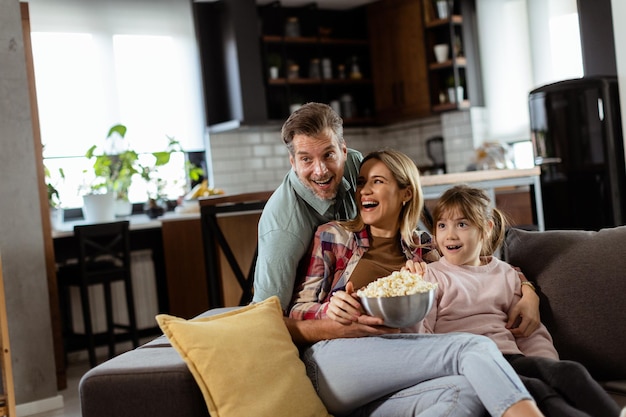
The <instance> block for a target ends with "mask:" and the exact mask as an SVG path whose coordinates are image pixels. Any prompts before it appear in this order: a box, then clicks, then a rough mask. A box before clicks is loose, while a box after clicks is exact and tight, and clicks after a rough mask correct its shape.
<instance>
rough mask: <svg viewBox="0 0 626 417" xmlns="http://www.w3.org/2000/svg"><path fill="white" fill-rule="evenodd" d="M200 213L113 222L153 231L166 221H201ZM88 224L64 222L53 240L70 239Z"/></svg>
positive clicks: (173, 214) (175, 213)
mask: <svg viewBox="0 0 626 417" xmlns="http://www.w3.org/2000/svg"><path fill="white" fill-rule="evenodd" d="M199 218H200V212H199V211H197V212H192V213H177V212H171V211H170V212H167V213H165V214H164V215H163V216H160V217H157V218H156V219H151V218H149V217H148V215H147V214H133V215H132V216H124V217H116V218H115V220H113V221H118V220H128V221H130V228H131V230H140V229H152V228H158V227H161V224H162V222H164V221H176V220H185V219H199ZM83 224H88V223H87V221H86V220H83V219H80V220H72V221H66V222H63V224H61V225H60V226H58V227H56V228H54V229H53V230H52V238H53V239H55V238H61V237H68V236H73V235H74V226H76V225H83Z"/></svg>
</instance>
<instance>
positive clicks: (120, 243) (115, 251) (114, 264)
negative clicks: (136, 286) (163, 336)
mask: <svg viewBox="0 0 626 417" xmlns="http://www.w3.org/2000/svg"><path fill="white" fill-rule="evenodd" d="M74 235H75V237H76V240H77V244H78V263H76V264H72V265H65V266H62V267H61V268H59V271H58V274H57V280H58V283H59V294H60V295H61V301H62V303H63V306H64V307H65V308H64V311H65V317H64V320H63V322H64V324H65V326H64V327H65V332H64V333H65V336H66V342H67V341H68V340H69V339H77V338H79V339H83V340H84V341H85V342H86V346H87V350H88V352H89V363H90V365H91V367H94V366H95V365H96V364H97V359H96V345H97V344H98V343H97V341H98V337H97V336H98V335H96V334H95V333H94V329H93V323H92V322H91V300H90V296H89V287H91V286H95V285H102V288H103V291H104V304H105V310H106V324H107V331H106V335H105V336H106V338H107V343H108V346H109V357H110V358H111V357H113V356H115V342H116V337H117V336H119V333H116V331H115V330H116V329H122V330H125V333H126V335H127V336H126V337H128V336H130V340H131V341H132V343H133V347H137V346H138V345H139V339H138V334H137V320H136V314H135V302H134V294H133V285H132V278H131V268H130V232H129V222H128V221H119V222H113V223H99V224H92V225H83V226H75V227H74ZM118 281H121V282H123V283H124V290H125V296H126V300H125V301H126V308H127V310H128V324H126V323H117V322H115V321H114V317H113V295H112V292H111V284H112V283H114V282H118ZM72 286H75V287H78V289H79V292H80V300H81V308H82V315H83V323H84V331H85V333H84V335H78V334H76V333H75V332H74V330H73V327H72V313H71V301H70V296H69V294H70V293H69V291H70V287H72Z"/></svg>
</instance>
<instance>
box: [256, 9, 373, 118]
mask: <svg viewBox="0 0 626 417" xmlns="http://www.w3.org/2000/svg"><path fill="white" fill-rule="evenodd" d="M257 10H258V15H259V20H260V25H259V26H260V28H261V30H260V34H259V41H260V45H261V55H262V61H263V64H262V71H263V78H264V80H265V89H266V106H267V111H268V118H269V119H270V120H284V119H286V118H287V117H288V116H289V113H290V111H291V106H292V105H294V104H304V103H306V102H310V101H317V102H322V103H327V104H331V103H332V102H333V101H336V102H339V103H341V101H342V98H346V97H349V99H350V101H351V103H352V106H351V107H350V109H351V110H350V111H349V113H345V114H341V116H342V117H343V118H344V124H346V125H368V124H372V123H373V121H374V111H375V105H374V91H373V90H374V87H373V81H372V78H371V71H370V47H369V39H368V34H367V21H366V15H365V9H364V8H363V7H360V8H355V9H349V10H326V9H318V8H317V7H315V6H314V5H307V6H303V7H282V6H280V4H279V3H278V2H276V3H272V4H270V5H266V6H259V7H258V8H257ZM290 18H291V19H292V20H295V21H297V22H298V25H299V32H300V33H299V36H286V34H287V32H286V30H285V24H286V22H287V19H290ZM322 32H326V33H322ZM325 60H327V61H329V62H330V72H331V74H330V76H328V73H327V72H325V71H324V61H325ZM353 63H356V66H357V67H358V70H359V74H360V76H359V77H355V78H353V77H351V69H352V64H353ZM340 65H341V66H343V70H341V71H340V69H339V66H340ZM270 66H274V67H278V77H277V78H274V77H272V75H271V74H270ZM340 74H342V75H340ZM339 109H340V113H341V112H343V110H344V107H343V106H341V105H340V107H339Z"/></svg>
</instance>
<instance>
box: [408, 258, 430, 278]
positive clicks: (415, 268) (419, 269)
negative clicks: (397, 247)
mask: <svg viewBox="0 0 626 417" xmlns="http://www.w3.org/2000/svg"><path fill="white" fill-rule="evenodd" d="M426 268H427V267H426V262H413V261H412V260H410V259H409V260H408V261H406V264H405V265H404V267H403V268H402V270H403V271H409V272H411V273H413V274H420V275H424V274H425V273H426Z"/></svg>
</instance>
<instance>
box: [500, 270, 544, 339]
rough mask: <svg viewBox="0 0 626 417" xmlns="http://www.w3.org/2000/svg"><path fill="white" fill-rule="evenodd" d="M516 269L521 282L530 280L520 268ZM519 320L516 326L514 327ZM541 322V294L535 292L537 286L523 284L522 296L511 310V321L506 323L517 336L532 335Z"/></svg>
mask: <svg viewBox="0 0 626 417" xmlns="http://www.w3.org/2000/svg"><path fill="white" fill-rule="evenodd" d="M514 269H515V270H516V271H517V275H518V277H519V279H520V281H521V282H528V280H527V279H526V276H525V275H524V274H523V273H522V271H520V269H519V268H515V267H514ZM517 321H519V325H518V326H517V327H516V328H512V327H513V326H514V325H515V323H516V322H517ZM540 324H541V317H540V315H539V296H538V295H537V293H536V292H535V287H534V286H531V285H522V298H521V300H519V301H518V303H517V304H516V305H515V306H513V308H512V309H511V311H510V312H509V321H508V322H507V324H506V327H507V328H508V329H511V333H513V335H514V336H515V337H527V336H530V335H531V334H532V333H533V332H534V331H535V330H537V328H538V327H539V325H540Z"/></svg>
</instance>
